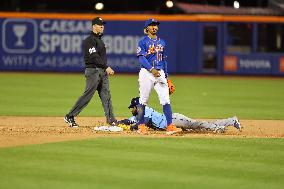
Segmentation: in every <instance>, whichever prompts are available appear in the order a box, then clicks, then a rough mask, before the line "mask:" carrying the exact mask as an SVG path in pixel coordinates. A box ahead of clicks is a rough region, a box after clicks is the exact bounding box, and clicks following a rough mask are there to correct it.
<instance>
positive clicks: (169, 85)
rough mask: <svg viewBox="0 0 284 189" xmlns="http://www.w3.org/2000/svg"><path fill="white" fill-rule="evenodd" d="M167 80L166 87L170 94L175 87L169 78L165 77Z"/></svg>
mask: <svg viewBox="0 0 284 189" xmlns="http://www.w3.org/2000/svg"><path fill="white" fill-rule="evenodd" d="M167 82H168V87H169V93H170V95H171V94H173V93H174V92H175V90H176V87H175V85H174V84H173V82H172V81H171V80H170V79H167Z"/></svg>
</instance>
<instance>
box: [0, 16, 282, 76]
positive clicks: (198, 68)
mask: <svg viewBox="0 0 284 189" xmlns="http://www.w3.org/2000/svg"><path fill="white" fill-rule="evenodd" d="M94 16H95V15H91V14H44V13H42V14H38V13H0V25H1V31H0V32H1V34H0V39H1V45H0V57H1V60H0V70H1V71H56V72H81V71H82V70H83V55H82V48H81V47H82V40H83V39H84V38H85V37H86V36H87V35H88V34H89V32H90V28H91V22H90V20H91V19H92V18H93V17H94ZM100 16H101V17H103V18H104V19H105V20H106V21H107V25H106V28H105V35H104V38H103V39H104V41H105V43H106V47H107V54H108V63H109V65H110V66H111V67H113V68H114V69H115V70H116V71H117V72H124V73H133V72H137V71H138V70H139V63H138V62H137V58H136V55H135V54H136V45H137V42H138V40H139V39H141V37H143V26H144V21H145V20H146V19H148V18H149V17H153V18H156V19H158V20H159V21H161V25H160V30H159V35H160V36H161V37H162V38H164V39H165V40H166V42H167V48H166V52H167V59H168V63H169V64H168V69H169V72H170V73H192V74H200V73H211V74H246V75H250V74H253V75H284V54H283V53H277V54H259V53H257V54H256V53H251V54H240V53H227V52H226V51H224V50H223V49H224V48H223V45H224V40H226V39H225V38H224V37H226V35H223V32H224V27H225V24H226V23H227V22H229V21H230V22H231V21H234V22H263V21H265V22H279V23H282V22H284V18H282V17H269V20H267V18H266V17H265V18H260V17H242V16H239V17H236V16H231V17H230V16H227V17H223V16H208V15H207V16H206V15H196V16H184V15H177V16H166V15H165V16H161V15H151V16H147V15H100ZM207 26H209V27H215V28H216V31H217V32H216V37H218V40H217V42H216V43H217V44H216V48H205V46H204V43H203V41H204V39H205V37H206V36H204V30H205V29H204V28H206V27H207ZM204 49H207V50H206V51H205V50H204ZM212 49H213V50H212ZM207 51H208V52H207ZM205 56H209V58H210V56H211V57H215V58H214V61H215V62H214V65H215V67H214V68H213V69H212V68H210V65H209V69H208V67H206V66H204V65H205V64H204V62H205ZM209 61H210V60H209ZM209 63H210V62H209ZM211 64H212V63H211Z"/></svg>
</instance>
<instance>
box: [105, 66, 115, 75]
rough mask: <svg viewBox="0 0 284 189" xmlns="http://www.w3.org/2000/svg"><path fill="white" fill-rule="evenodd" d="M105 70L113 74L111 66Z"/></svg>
mask: <svg viewBox="0 0 284 189" xmlns="http://www.w3.org/2000/svg"><path fill="white" fill-rule="evenodd" d="M106 72H107V74H108V75H113V74H114V71H113V69H111V67H107V69H106Z"/></svg>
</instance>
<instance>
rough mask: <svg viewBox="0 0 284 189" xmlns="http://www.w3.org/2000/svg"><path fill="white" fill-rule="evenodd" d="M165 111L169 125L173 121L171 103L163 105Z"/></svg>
mask: <svg viewBox="0 0 284 189" xmlns="http://www.w3.org/2000/svg"><path fill="white" fill-rule="evenodd" d="M163 111H164V114H165V116H166V119H167V125H170V124H171V123H172V108H171V105H170V104H165V105H163Z"/></svg>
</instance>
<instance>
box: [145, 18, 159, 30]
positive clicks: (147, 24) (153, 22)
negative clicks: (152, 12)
mask: <svg viewBox="0 0 284 189" xmlns="http://www.w3.org/2000/svg"><path fill="white" fill-rule="evenodd" d="M151 24H155V25H159V24H160V22H158V20H155V19H154V18H150V19H148V20H146V22H145V25H144V28H147V27H148V26H149V25H151Z"/></svg>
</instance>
